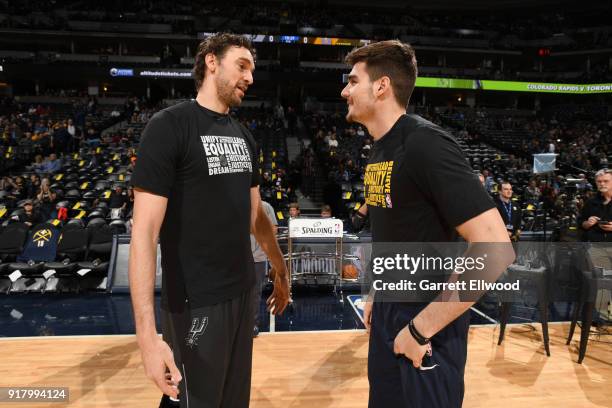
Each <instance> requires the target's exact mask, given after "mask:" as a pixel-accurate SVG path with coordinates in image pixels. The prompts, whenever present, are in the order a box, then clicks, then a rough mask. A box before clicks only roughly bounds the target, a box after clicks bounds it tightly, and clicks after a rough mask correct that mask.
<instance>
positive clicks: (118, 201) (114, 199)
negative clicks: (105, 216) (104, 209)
mask: <svg viewBox="0 0 612 408" xmlns="http://www.w3.org/2000/svg"><path fill="white" fill-rule="evenodd" d="M127 201H128V198H127V196H126V195H125V194H123V193H117V192H115V191H113V192H112V193H111V195H110V198H109V200H108V207H109V208H121V207H123V204H125V203H127Z"/></svg>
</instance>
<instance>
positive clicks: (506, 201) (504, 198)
mask: <svg viewBox="0 0 612 408" xmlns="http://www.w3.org/2000/svg"><path fill="white" fill-rule="evenodd" d="M499 198H500V200H502V201H503V202H504V203H506V204H508V203H509V202H510V199H509V198H506V197H504V196H499Z"/></svg>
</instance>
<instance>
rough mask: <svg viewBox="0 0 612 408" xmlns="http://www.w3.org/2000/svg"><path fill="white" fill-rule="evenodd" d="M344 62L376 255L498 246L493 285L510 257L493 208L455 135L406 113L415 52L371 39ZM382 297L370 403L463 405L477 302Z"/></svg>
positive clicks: (368, 320)
mask: <svg viewBox="0 0 612 408" xmlns="http://www.w3.org/2000/svg"><path fill="white" fill-rule="evenodd" d="M346 61H347V63H348V64H349V65H351V66H352V70H351V72H350V74H349V75H348V84H347V85H346V86H345V88H344V89H343V90H342V97H343V98H344V99H346V101H347V104H348V114H347V116H346V118H347V121H349V122H357V123H360V124H362V125H364V126H365V127H366V128H367V129H368V132H369V134H370V135H371V136H372V138H373V140H374V145H373V147H372V148H371V151H370V154H369V159H368V165H367V167H366V172H365V177H364V185H365V190H364V193H365V199H366V200H365V204H366V205H367V206H368V207H367V208H368V214H369V216H370V227H371V230H372V242H373V250H374V248H375V245H376V244H377V243H383V242H385V243H389V242H391V243H401V242H404V243H410V242H416V243H424V242H433V243H436V242H453V241H455V240H456V239H457V233H459V234H460V235H461V236H462V237H463V238H464V239H465V240H466V241H468V242H469V243H470V247H474V246H477V245H472V244H473V243H475V242H480V243H498V242H499V243H504V244H503V245H502V246H503V247H504V248H503V249H502V251H500V252H499V254H500V255H501V256H499V257H497V256H496V258H498V259H497V260H496V263H499V265H495V266H496V268H491V269H490V271H488V272H490V274H491V278H493V279H495V278H496V276H495V275H497V276H499V274H501V273H502V272H503V269H504V268H505V267H506V266H507V265H509V264H510V263H511V262H512V260H513V253H512V248H511V246H509V244H508V243H509V239H508V234H507V233H506V228H505V227H504V223H503V221H502V219H501V217H500V215H499V212H498V211H497V210H496V208H495V204H494V203H493V201H492V200H491V197H489V196H488V194H487V193H486V192H485V190H484V189H483V188H482V186H481V184H480V183H479V181H478V178H477V177H476V175H475V174H474V173H473V171H472V169H471V168H470V167H469V165H468V164H467V160H466V159H465V156H464V154H463V152H462V151H461V149H460V147H459V145H458V144H457V142H456V141H455V139H453V137H452V136H451V135H449V134H448V133H447V132H446V131H445V130H444V129H442V128H440V127H438V126H436V125H435V124H433V123H431V122H429V121H427V120H425V119H423V118H421V117H419V116H416V115H408V114H407V113H406V108H407V106H408V101H409V99H410V95H411V94H412V91H413V89H414V85H415V82H416V77H417V65H416V57H415V54H414V50H413V49H412V47H411V46H410V45H408V44H404V43H401V42H400V41H381V42H376V43H373V44H369V45H367V46H364V47H361V48H358V49H356V50H354V51H352V52H351V53H349V54H348V56H347V58H346ZM504 249H505V251H504ZM373 256H374V255H373ZM485 256H486V255H485ZM490 258H493V256H491V257H490ZM419 272H420V271H419ZM412 273H414V272H412ZM381 276H384V275H381ZM379 295H381V294H380V293H376V295H375V296H373V297H374V299H372V297H370V298H369V299H368V301H367V302H366V305H365V308H364V322H365V326H366V329H368V331H369V332H370V343H369V351H368V380H369V382H370V395H369V407H370V408H383V407H384V408H395V407H398V408H399V407H412V408H425V407H426V408H442V407H444V408H457V407H460V406H461V405H462V402H463V393H464V383H463V375H464V371H465V363H466V358H467V337H468V336H467V334H468V327H469V320H470V315H469V311H468V310H469V308H470V306H471V305H472V304H473V303H474V302H473V301H463V299H461V300H462V301H454V302H450V301H448V302H441V301H432V302H430V303H425V302H422V303H408V302H406V301H404V300H403V299H400V300H401V301H396V302H386V301H382V300H383V299H384V300H388V299H387V298H386V297H384V296H379ZM432 351H433V353H432ZM426 354H427V355H428V358H427V360H428V361H427V362H426V363H425V364H424V362H423V359H424V357H425V355H426Z"/></svg>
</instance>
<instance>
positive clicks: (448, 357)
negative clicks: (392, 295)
mask: <svg viewBox="0 0 612 408" xmlns="http://www.w3.org/2000/svg"><path fill="white" fill-rule="evenodd" d="M423 307H424V306H416V305H411V304H406V303H381V302H374V305H373V310H372V327H371V330H370V345H369V351H368V380H369V382H370V397H369V404H368V407H369V408H400V407H401V408H459V407H461V405H462V403H463V393H464V383H463V375H464V371H465V363H466V358H467V336H468V329H469V324H470V314H469V311H468V312H466V313H464V314H463V315H461V316H460V317H459V318H457V319H456V320H455V321H454V322H452V323H450V324H449V325H448V326H446V327H445V328H444V329H442V330H441V331H440V332H439V333H437V334H436V335H435V336H434V337H433V338H432V339H431V345H432V350H433V353H432V355H431V356H429V357H426V358H424V359H423V363H422V369H418V368H414V366H413V365H412V362H411V361H410V360H408V359H407V358H406V357H397V356H396V355H395V353H394V352H393V341H394V340H395V337H396V336H397V333H399V331H400V330H401V329H402V328H404V327H405V326H406V325H407V324H408V322H410V320H411V319H412V318H413V317H414V316H416V315H417V314H418V313H419V311H420V310H422V309H423Z"/></svg>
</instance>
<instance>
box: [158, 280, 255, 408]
mask: <svg viewBox="0 0 612 408" xmlns="http://www.w3.org/2000/svg"><path fill="white" fill-rule="evenodd" d="M253 295H254V291H253V290H248V291H246V292H244V293H243V294H242V295H241V296H239V297H237V298H234V299H231V300H228V301H225V302H222V303H219V304H216V305H212V306H204V307H200V308H195V309H189V308H187V307H186V308H185V310H184V311H183V312H182V313H170V312H167V311H162V332H163V338H164V341H166V342H167V343H168V345H169V346H170V348H171V349H172V351H173V353H174V361H175V363H176V366H177V367H178V369H179V371H180V372H181V374H182V376H183V380H182V381H181V382H180V384H179V400H180V404H179V405H177V404H171V403H169V401H168V398H167V397H164V398H163V400H162V404H161V405H160V406H180V407H181V408H196V407H197V408H226V407H227V408H242V407H248V406H249V399H250V393H251V366H252V357H253V324H254V323H253V320H254V313H253V312H254V311H253Z"/></svg>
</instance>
